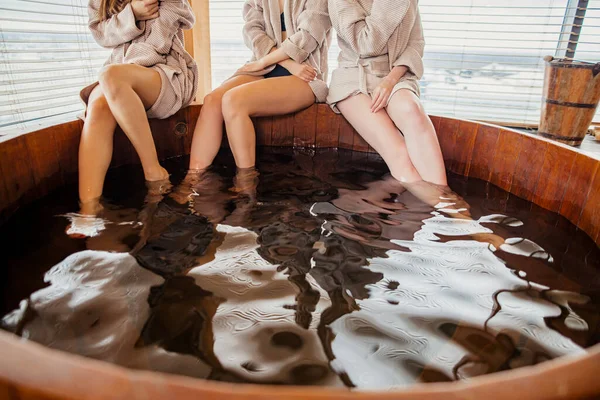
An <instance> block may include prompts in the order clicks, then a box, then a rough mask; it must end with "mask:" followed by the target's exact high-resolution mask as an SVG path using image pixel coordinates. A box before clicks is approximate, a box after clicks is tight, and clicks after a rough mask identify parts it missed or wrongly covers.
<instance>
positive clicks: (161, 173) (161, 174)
mask: <svg viewBox="0 0 600 400" xmlns="http://www.w3.org/2000/svg"><path fill="white" fill-rule="evenodd" d="M144 178H145V179H146V181H148V182H156V181H164V180H168V179H169V172H168V171H167V170H166V169H164V168H163V167H161V166H160V165H159V166H158V168H156V169H152V170H148V171H146V170H144Z"/></svg>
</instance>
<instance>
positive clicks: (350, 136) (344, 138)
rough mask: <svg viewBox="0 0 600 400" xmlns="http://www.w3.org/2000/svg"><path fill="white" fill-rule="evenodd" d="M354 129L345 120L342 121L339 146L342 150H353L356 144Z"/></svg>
mask: <svg viewBox="0 0 600 400" xmlns="http://www.w3.org/2000/svg"><path fill="white" fill-rule="evenodd" d="M354 134H355V131H354V128H353V127H352V125H350V122H348V121H346V119H345V118H341V119H340V139H339V141H338V146H339V147H340V148H342V149H346V150H352V145H353V144H354Z"/></svg>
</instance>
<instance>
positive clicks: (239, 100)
mask: <svg viewBox="0 0 600 400" xmlns="http://www.w3.org/2000/svg"><path fill="white" fill-rule="evenodd" d="M221 108H222V109H223V118H225V119H226V120H227V119H231V118H235V117H237V116H240V115H245V114H248V112H247V110H246V106H245V102H244V96H243V94H242V92H240V91H238V90H235V89H233V90H230V91H228V92H227V93H225V94H224V95H223V99H222V100H221Z"/></svg>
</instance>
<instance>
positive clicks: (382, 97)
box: [371, 76, 396, 113]
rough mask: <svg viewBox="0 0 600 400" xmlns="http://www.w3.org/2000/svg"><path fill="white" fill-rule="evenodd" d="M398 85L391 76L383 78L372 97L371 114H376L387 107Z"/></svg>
mask: <svg viewBox="0 0 600 400" xmlns="http://www.w3.org/2000/svg"><path fill="white" fill-rule="evenodd" d="M394 85H396V83H395V82H394V80H393V79H391V78H390V77H389V76H387V77H385V78H383V80H382V81H381V83H380V84H379V85H377V87H376V88H375V90H374V91H373V94H372V95H371V112H372V113H376V112H378V111H379V110H381V109H382V108H383V107H385V106H386V104H387V101H388V99H389V98H390V95H391V94H392V90H393V89H394Z"/></svg>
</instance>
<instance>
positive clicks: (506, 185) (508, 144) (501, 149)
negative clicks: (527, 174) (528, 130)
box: [490, 129, 523, 191]
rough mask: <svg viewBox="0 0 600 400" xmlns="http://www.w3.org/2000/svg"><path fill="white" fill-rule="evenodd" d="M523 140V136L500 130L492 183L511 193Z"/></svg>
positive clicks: (493, 160)
mask: <svg viewBox="0 0 600 400" xmlns="http://www.w3.org/2000/svg"><path fill="white" fill-rule="evenodd" d="M522 139H523V135H521V134H519V133H516V132H512V131H507V130H504V129H500V133H499V136H498V143H497V145H496V152H495V154H494V158H493V159H492V164H491V166H492V170H491V175H490V182H491V183H493V184H494V185H496V186H498V187H500V188H502V189H504V190H506V191H510V187H511V184H512V180H513V177H514V173H515V169H516V167H517V162H518V160H519V153H520V151H521V140H522Z"/></svg>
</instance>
